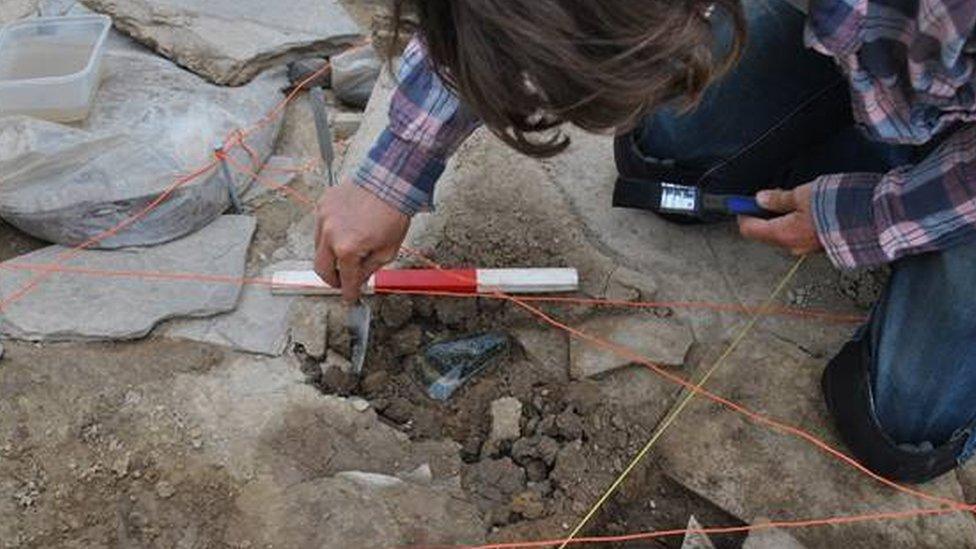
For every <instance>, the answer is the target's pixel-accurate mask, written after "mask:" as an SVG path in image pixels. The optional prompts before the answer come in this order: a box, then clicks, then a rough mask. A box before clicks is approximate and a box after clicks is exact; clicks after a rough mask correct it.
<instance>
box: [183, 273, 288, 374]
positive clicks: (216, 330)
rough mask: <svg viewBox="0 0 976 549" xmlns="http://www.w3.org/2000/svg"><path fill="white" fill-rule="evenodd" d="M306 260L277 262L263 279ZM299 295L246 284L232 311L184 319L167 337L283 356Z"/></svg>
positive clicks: (264, 286) (247, 351)
mask: <svg viewBox="0 0 976 549" xmlns="http://www.w3.org/2000/svg"><path fill="white" fill-rule="evenodd" d="M304 265H305V263H298V262H284V263H277V264H275V265H272V266H271V267H269V268H267V269H265V271H264V274H263V276H262V278H265V279H270V278H271V275H272V274H274V273H275V272H276V271H280V270H290V269H293V268H296V267H299V266H304ZM294 302H295V298H294V297H291V296H281V295H274V294H272V293H271V288H270V287H269V286H267V285H265V284H248V285H246V286H244V290H243V292H242V293H241V299H240V302H239V303H238V304H237V307H236V308H235V309H234V310H233V311H231V312H229V313H224V314H220V315H217V316H213V317H210V318H201V319H196V320H180V321H176V322H174V323H172V324H171V325H169V326H167V328H166V336H167V337H172V338H176V339H188V340H190V341H199V342H202V343H213V344H215V345H221V346H224V347H229V348H231V349H234V350H235V351H242V352H245V353H256V354H261V355H268V356H279V355H281V353H283V352H284V351H285V347H286V346H287V344H288V339H289V338H288V328H289V315H290V313H291V309H292V306H293V305H294Z"/></svg>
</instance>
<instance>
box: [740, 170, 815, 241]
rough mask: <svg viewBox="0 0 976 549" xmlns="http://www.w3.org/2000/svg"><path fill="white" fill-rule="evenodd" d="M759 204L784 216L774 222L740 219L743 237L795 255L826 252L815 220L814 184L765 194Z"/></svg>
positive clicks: (758, 199) (757, 196)
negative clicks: (813, 210)
mask: <svg viewBox="0 0 976 549" xmlns="http://www.w3.org/2000/svg"><path fill="white" fill-rule="evenodd" d="M756 201H757V202H759V205H760V206H762V207H763V208H765V209H767V210H769V211H771V212H775V213H782V214H784V215H783V216H781V217H777V218H775V219H769V220H766V219H759V218H756V217H746V216H740V217H739V232H740V233H742V236H744V237H746V238H748V239H751V240H757V241H759V242H765V243H766V244H771V245H773V246H778V247H780V248H785V249H786V250H788V251H789V252H790V253H792V254H793V255H806V254H809V253H813V252H817V251H820V250H821V249H823V245H822V244H821V243H820V239H819V238H818V237H817V227H816V225H815V224H814V221H813V213H812V211H811V210H812V209H813V206H812V203H813V185H810V184H807V185H803V186H802V187H797V188H796V189H794V190H792V191H762V192H760V193H759V194H758V195H756Z"/></svg>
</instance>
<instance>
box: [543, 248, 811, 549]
mask: <svg viewBox="0 0 976 549" xmlns="http://www.w3.org/2000/svg"><path fill="white" fill-rule="evenodd" d="M805 260H806V256H803V257H801V258H799V259H798V260H797V261H796V263H795V264H794V265H793V267H792V268H791V269H790V270H789V272H787V273H786V276H784V277H783V279H782V280H781V281H780V282H779V284H777V285H776V289H775V290H773V293H772V294H770V296H769V298H768V299H766V302H765V303H763V305H762V307H760V309H759V311H757V312H756V314H755V315H753V316H752V318H750V319H749V322H748V323H746V325H745V327H743V329H742V330H741V331H740V332H739V334H738V335H736V337H735V338H734V339H733V340H732V343H730V344H729V346H728V347H727V348H726V349H725V352H723V353H722V355H721V356H720V357H719V358H718V360H716V361H715V364H714V365H712V367H711V368H709V370H708V371H707V372H706V373H705V375H704V376H702V378H701V381H699V382H698V385H697V386H696V388H697V389H701V388H703V387H704V386H705V384H706V383H708V380H710V379H711V378H712V376H713V375H715V373H716V372H717V371H718V370H719V368H721V367H722V365H723V364H725V361H726V360H727V359H728V358H729V356H731V355H732V353H734V352H735V350H736V349H737V348H738V347H739V345H740V344H742V342H743V341H744V340H745V338H746V337H747V336H748V335H749V334H750V333H751V332H752V330H753V328H755V326H756V324H757V323H758V322H759V320H760V318H762V316H763V315H764V313H765V312H766V311H767V310H769V309H770V308H771V307H772V305H773V304H774V303H775V302H776V300H777V299H778V298H779V295H780V294H781V293H782V292H783V290H784V289H786V286H787V285H788V284H789V283H790V281H791V280H793V277H794V276H796V273H797V272H798V271H799V270H800V267H802V266H803V263H804V261H805ZM687 391H688V392H687V394H685V396H684V398H683V399H682V400H681V402H680V403H679V404H678V405H677V407H675V408H673V409H672V411H671V412H670V413H669V414H668V416H667V417H666V418H665V419H664V421H662V422H661V424H660V425H658V427H657V429H656V430H655V431H654V434H653V436H651V440H649V441H648V442H647V444H646V445H645V446H644V448H643V449H641V451H640V452H638V453H637V456H636V457H634V459H633V460H632V461H631V462H630V465H628V466H627V468H626V469H624V470H623V472H621V473H620V476H618V477H617V480H615V481H614V482H613V484H611V485H610V487H609V488H607V491H606V492H604V494H603V496H601V497H600V499H599V500H597V502H596V504H595V505H594V506H593V508H592V509H590V511H589V512H588V513H587V514H586V516H584V517H583V520H581V521H580V522H579V524H577V525H576V528H574V529H573V531H572V532H571V533H570V534H569V537H568V538H566V539H565V540H564V541H563V543H562V545H560V546H559V549H566V546H568V545H569V544H570V543H572V542H573V540H574V539H576V536H578V535H579V533H580V532H582V531H583V528H586V525H587V524H589V523H590V521H591V520H592V519H593V517H594V516H596V514H597V513H598V512H599V511H600V509H602V508H603V505H604V504H605V503H606V502H607V501H608V500H609V499H610V497H611V496H613V494H614V493H616V491H617V489H618V488H620V486H621V485H622V484H623V483H624V481H626V480H627V477H629V476H630V474H631V473H632V472H633V471H634V469H636V468H637V466H638V465H639V464H640V463H641V462H642V461H644V458H645V457H647V455H648V454H650V452H651V448H653V447H654V445H655V444H657V441H658V440H659V439H660V438H661V436H663V435H664V432H665V431H667V430H668V428H670V427H671V425H672V424H674V422H675V421H676V420H677V419H678V416H679V415H680V414H681V412H683V411H684V409H685V408H687V407H688V404H689V403H691V401H692V399H694V398H695V396H697V395H698V392H697V391H693V390H690V389H687Z"/></svg>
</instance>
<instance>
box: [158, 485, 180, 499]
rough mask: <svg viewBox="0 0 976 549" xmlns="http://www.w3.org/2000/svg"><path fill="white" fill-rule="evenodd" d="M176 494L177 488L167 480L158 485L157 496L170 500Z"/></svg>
mask: <svg viewBox="0 0 976 549" xmlns="http://www.w3.org/2000/svg"><path fill="white" fill-rule="evenodd" d="M174 494H176V488H174V487H173V485H172V484H170V483H169V482H167V481H165V480H161V481H159V482H158V483H156V495H157V496H159V497H160V498H162V499H169V498H171V497H173V495H174Z"/></svg>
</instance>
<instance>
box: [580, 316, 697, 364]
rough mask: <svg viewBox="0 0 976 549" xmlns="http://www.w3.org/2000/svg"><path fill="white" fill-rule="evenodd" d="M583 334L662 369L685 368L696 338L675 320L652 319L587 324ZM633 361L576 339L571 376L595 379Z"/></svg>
mask: <svg viewBox="0 0 976 549" xmlns="http://www.w3.org/2000/svg"><path fill="white" fill-rule="evenodd" d="M579 329H580V331H582V332H584V333H586V334H589V335H591V336H594V337H598V338H600V339H602V340H605V341H611V342H613V343H615V344H617V345H621V346H623V347H626V348H627V349H630V350H632V351H634V352H635V353H637V354H639V355H640V356H642V357H644V358H646V359H648V360H650V361H652V362H654V363H656V364H659V365H661V366H681V365H683V364H684V362H685V357H687V356H688V351H689V350H690V349H691V345H692V344H693V343H694V342H695V337H694V335H693V334H692V331H691V329H690V328H688V327H687V326H685V325H684V324H681V323H680V322H679V321H677V320H674V319H660V318H655V317H653V316H649V315H643V316H634V315H629V316H612V317H602V318H596V319H593V320H590V321H587V322H586V323H585V324H583V325H581V326H580V327H579ZM632 363H633V361H632V360H630V359H628V358H627V357H624V356H620V355H617V354H614V353H612V352H610V351H608V350H607V349H603V348H601V347H595V346H593V345H592V344H590V343H589V342H587V341H581V340H579V339H576V338H573V339H571V340H570V346H569V372H570V375H571V376H572V377H573V378H574V379H583V378H588V377H594V376H598V375H601V374H605V373H607V372H611V371H613V370H616V369H618V368H623V367H624V366H627V365H629V364H632Z"/></svg>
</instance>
